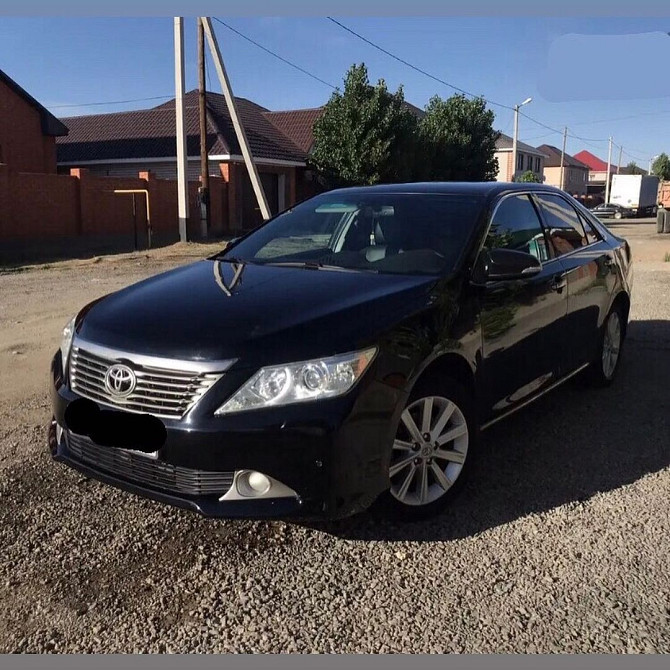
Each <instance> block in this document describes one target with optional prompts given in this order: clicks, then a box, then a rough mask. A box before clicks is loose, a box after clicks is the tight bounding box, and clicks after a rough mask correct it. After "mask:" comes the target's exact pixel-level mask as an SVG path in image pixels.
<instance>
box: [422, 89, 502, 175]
mask: <svg viewBox="0 0 670 670" xmlns="http://www.w3.org/2000/svg"><path fill="white" fill-rule="evenodd" d="M494 120H495V115H494V113H493V112H492V111H491V110H488V109H486V102H485V101H484V100H483V99H482V98H474V99H473V100H468V99H467V98H466V97H465V96H464V95H461V94H458V95H453V96H451V97H450V98H448V99H447V100H443V99H442V98H440V97H439V96H434V97H433V98H431V100H430V102H429V103H428V105H427V107H426V115H425V116H424V117H423V119H421V121H420V123H419V146H420V147H421V162H420V165H418V166H417V174H418V176H420V177H421V178H424V179H428V180H432V181H492V180H494V179H495V178H496V174H497V172H498V160H497V158H496V157H495V149H496V140H497V139H498V137H499V136H500V133H498V132H497V131H495V130H494V129H493V123H494Z"/></svg>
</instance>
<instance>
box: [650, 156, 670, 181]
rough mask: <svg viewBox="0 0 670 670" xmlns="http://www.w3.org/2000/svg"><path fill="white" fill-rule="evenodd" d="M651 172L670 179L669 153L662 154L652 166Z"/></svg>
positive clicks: (664, 178)
mask: <svg viewBox="0 0 670 670" xmlns="http://www.w3.org/2000/svg"><path fill="white" fill-rule="evenodd" d="M651 174H655V175H656V176H657V177H660V178H661V179H663V180H664V181H667V180H670V158H668V154H665V153H663V154H661V155H660V156H658V158H656V160H655V161H654V163H653V164H652V166H651Z"/></svg>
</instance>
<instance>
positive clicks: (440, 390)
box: [375, 378, 478, 521]
mask: <svg viewBox="0 0 670 670" xmlns="http://www.w3.org/2000/svg"><path fill="white" fill-rule="evenodd" d="M426 412H429V415H428V416H429V417H430V418H427V419H426V418H424V417H425V416H427V415H426V414H425V413H426ZM426 426H428V430H427V432H423V431H425V429H426ZM427 436H429V437H427ZM445 438H451V439H446V441H445ZM477 438H478V427H477V422H476V420H475V411H474V402H473V399H472V394H471V393H469V392H468V391H467V390H466V389H465V388H464V387H463V386H462V385H461V384H459V383H458V382H456V381H455V380H453V379H449V378H447V379H435V378H433V379H431V380H426V381H425V382H419V383H418V384H417V386H416V387H415V388H414V390H413V391H412V393H411V394H410V397H409V399H408V401H407V403H406V405H405V408H404V410H403V414H402V417H401V420H400V422H399V424H398V428H397V431H396V438H395V440H394V442H393V445H391V458H390V462H389V482H390V487H389V489H388V490H387V491H385V492H384V493H383V494H382V495H381V496H380V497H379V499H378V500H377V503H376V505H375V510H376V511H377V512H381V514H382V515H383V516H384V517H386V518H388V519H393V520H403V521H418V520H422V519H427V518H429V517H432V516H435V515H437V514H439V513H440V512H441V511H442V510H443V509H444V508H445V507H447V506H448V505H449V503H450V502H451V501H452V500H453V499H454V498H455V497H456V496H457V495H458V494H459V493H460V491H461V490H462V488H463V486H464V484H465V482H466V480H467V477H468V475H469V473H470V470H471V469H472V463H473V461H474V458H475V454H476V446H477ZM445 447H447V448H446V449H445ZM403 463H404V465H403Z"/></svg>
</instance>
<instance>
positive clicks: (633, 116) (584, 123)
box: [572, 109, 670, 126]
mask: <svg viewBox="0 0 670 670" xmlns="http://www.w3.org/2000/svg"><path fill="white" fill-rule="evenodd" d="M658 114H670V109H664V110H660V111H654V112H640V113H639V114H630V115H629V116H615V117H613V118H611V119H596V120H595V121H580V122H579V123H573V124H572V125H573V126H587V125H590V124H592V123H611V122H612V121H626V120H628V119H638V118H640V117H641V116H656V115H658Z"/></svg>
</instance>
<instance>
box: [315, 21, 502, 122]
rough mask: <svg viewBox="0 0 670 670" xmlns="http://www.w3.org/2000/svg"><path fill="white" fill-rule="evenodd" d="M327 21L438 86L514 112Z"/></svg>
mask: <svg viewBox="0 0 670 670" xmlns="http://www.w3.org/2000/svg"><path fill="white" fill-rule="evenodd" d="M326 18H327V19H328V20H329V21H332V22H333V23H334V24H336V25H338V26H340V28H342V29H343V30H346V31H347V32H348V33H351V34H352V35H354V36H355V37H357V38H358V39H359V40H362V41H363V42H365V43H366V44H369V45H370V46H371V47H374V48H375V49H377V50H378V51H381V52H382V53H383V54H386V55H387V56H389V57H391V58H393V59H394V60H397V61H398V62H399V63H402V64H403V65H406V66H407V67H409V68H411V69H412V70H415V71H416V72H419V73H421V74H423V75H425V76H426V77H430V79H432V80H434V81H437V82H439V83H440V84H443V85H444V86H447V87H448V88H451V89H453V90H454V91H458V92H459V93H463V95H468V96H470V97H471V98H482V99H483V100H484V101H485V102H488V103H489V104H490V105H495V106H496V107H502V108H503V109H510V110H512V111H514V107H510V105H504V104H503V103H501V102H495V101H494V100H488V99H487V98H484V96H482V95H475V94H474V93H470V92H469V91H466V90H465V89H464V88H460V87H459V86H455V85H454V84H450V83H449V82H448V81H445V80H444V79H440V77H436V76H435V75H434V74H431V73H430V72H427V71H426V70H423V69H422V68H420V67H417V66H416V65H413V64H412V63H410V62H409V61H406V60H405V59H404V58H400V56H396V55H395V54H394V53H391V52H390V51H388V50H386V49H384V48H383V47H380V46H379V45H378V44H375V43H374V42H372V41H371V40H369V39H367V37H363V35H361V34H359V33H357V32H356V31H355V30H352V29H351V28H349V27H348V26H345V25H344V23H340V22H339V21H336V20H335V19H334V18H333V17H332V16H327V17H326Z"/></svg>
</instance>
